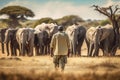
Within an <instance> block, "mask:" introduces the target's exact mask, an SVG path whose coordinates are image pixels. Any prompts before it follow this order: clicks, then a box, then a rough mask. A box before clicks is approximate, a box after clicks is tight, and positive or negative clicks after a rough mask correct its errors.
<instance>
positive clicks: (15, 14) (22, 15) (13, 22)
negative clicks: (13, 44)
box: [0, 6, 34, 28]
mask: <svg viewBox="0 0 120 80" xmlns="http://www.w3.org/2000/svg"><path fill="white" fill-rule="evenodd" d="M3 14H6V15H8V16H9V19H10V21H9V23H8V25H9V27H13V28H15V27H16V26H18V25H20V24H19V22H18V20H19V19H21V20H26V17H33V16H34V13H33V12H32V11H31V10H30V9H28V8H25V7H22V6H7V7H4V8H2V9H1V10H0V15H3Z"/></svg>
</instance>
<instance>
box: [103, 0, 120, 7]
mask: <svg viewBox="0 0 120 80" xmlns="http://www.w3.org/2000/svg"><path fill="white" fill-rule="evenodd" d="M111 5H120V1H119V2H118V1H117V2H115V1H113V0H107V2H106V4H104V5H103V7H108V6H111Z"/></svg>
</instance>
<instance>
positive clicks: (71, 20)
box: [56, 15, 84, 26]
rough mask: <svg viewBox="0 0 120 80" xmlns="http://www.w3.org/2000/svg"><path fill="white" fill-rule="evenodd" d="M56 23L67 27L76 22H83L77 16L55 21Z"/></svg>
mask: <svg viewBox="0 0 120 80" xmlns="http://www.w3.org/2000/svg"><path fill="white" fill-rule="evenodd" d="M56 21H57V23H58V24H59V25H64V26H69V25H72V24H74V23H77V22H84V20H83V19H82V18H80V17H79V16H77V15H68V16H64V17H62V18H60V19H56Z"/></svg>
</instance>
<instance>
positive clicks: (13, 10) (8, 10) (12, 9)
mask: <svg viewBox="0 0 120 80" xmlns="http://www.w3.org/2000/svg"><path fill="white" fill-rule="evenodd" d="M0 14H1V15H2V14H7V15H9V16H12V15H14V16H15V17H17V16H19V15H25V16H27V17H33V16H34V13H33V12H32V11H31V10H30V9H27V8H25V7H22V6H7V7H4V8H3V9H1V10H0Z"/></svg>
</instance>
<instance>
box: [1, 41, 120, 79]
mask: <svg viewBox="0 0 120 80" xmlns="http://www.w3.org/2000/svg"><path fill="white" fill-rule="evenodd" d="M0 49H1V48H0ZM86 55H87V49H86V44H85V43H84V44H83V46H82V56H81V57H70V58H68V61H67V64H66V67H65V71H64V74H80V75H87V74H90V75H91V74H92V75H93V74H94V73H95V74H99V75H103V74H106V73H107V74H115V73H117V74H118V73H119V74H120V57H119V55H120V50H119V49H118V50H117V53H116V56H115V57H103V56H102V52H101V51H100V56H99V57H87V56H86ZM50 72H56V71H55V69H54V65H53V58H52V57H50V56H32V57H27V56H25V57H19V56H16V57H11V56H6V53H5V54H2V53H1V50H0V73H4V74H38V75H39V74H41V73H50ZM0 75H1V74H0ZM93 77H94V76H93ZM0 78H4V77H1V76H0ZM89 79H90V78H89ZM16 80H17V79H16ZM33 80H34V79H33ZM43 80H44V79H43ZM48 80H49V79H48ZM55 80H56V79H55ZM57 80H61V79H57ZM64 80H67V79H64ZM71 80H72V79H71ZM76 80H77V79H76ZM78 80H79V79H78ZM94 80H95V79H94ZM117 80H120V77H119V76H118V78H117Z"/></svg>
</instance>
